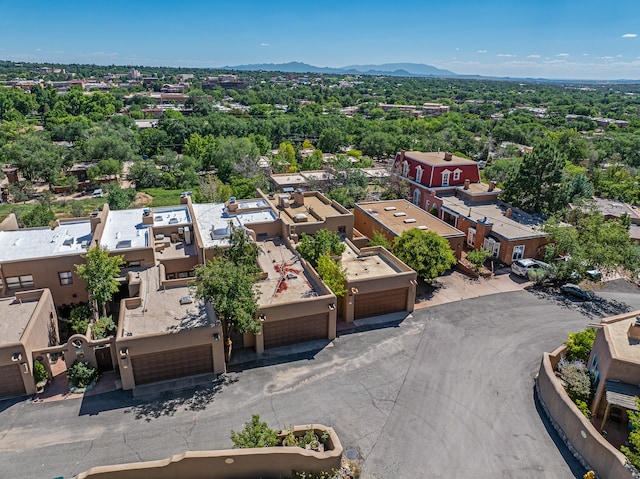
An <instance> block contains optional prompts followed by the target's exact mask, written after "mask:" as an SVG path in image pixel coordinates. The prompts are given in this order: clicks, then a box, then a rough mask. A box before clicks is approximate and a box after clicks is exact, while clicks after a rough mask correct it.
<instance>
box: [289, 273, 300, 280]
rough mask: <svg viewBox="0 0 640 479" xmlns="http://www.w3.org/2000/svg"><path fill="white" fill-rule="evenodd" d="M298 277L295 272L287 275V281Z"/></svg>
mask: <svg viewBox="0 0 640 479" xmlns="http://www.w3.org/2000/svg"><path fill="white" fill-rule="evenodd" d="M297 277H298V275H297V274H295V273H293V272H290V273H287V279H296V278H297Z"/></svg>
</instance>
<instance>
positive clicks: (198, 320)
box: [121, 266, 216, 337]
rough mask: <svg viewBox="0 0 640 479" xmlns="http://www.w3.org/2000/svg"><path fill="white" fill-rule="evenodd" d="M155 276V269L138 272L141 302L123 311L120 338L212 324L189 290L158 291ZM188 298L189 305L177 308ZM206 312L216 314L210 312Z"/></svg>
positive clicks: (177, 330)
mask: <svg viewBox="0 0 640 479" xmlns="http://www.w3.org/2000/svg"><path fill="white" fill-rule="evenodd" d="M158 275H159V272H158V267H157V266H154V267H152V268H147V269H145V270H143V271H141V272H140V277H141V279H142V287H141V288H140V291H141V294H140V296H141V300H142V302H141V304H140V305H139V306H137V307H133V308H131V309H128V308H126V307H125V310H124V318H121V320H122V321H124V323H123V326H122V336H123V337H127V336H133V337H135V336H140V335H142V334H154V333H155V334H158V333H170V332H179V331H185V330H190V329H194V328H201V327H206V326H211V325H213V324H214V323H215V321H216V318H215V316H214V317H210V316H209V314H207V311H206V309H207V308H205V305H204V303H203V302H202V301H198V300H196V299H195V298H193V297H192V296H191V295H190V292H189V288H188V287H186V286H183V287H178V288H166V289H162V288H160V289H158V288H157V286H158V284H159V280H158ZM187 296H189V297H190V298H191V300H192V302H191V303H188V304H180V300H181V299H182V298H185V297H187ZM208 309H209V310H210V311H211V313H212V314H215V313H214V312H213V308H208Z"/></svg>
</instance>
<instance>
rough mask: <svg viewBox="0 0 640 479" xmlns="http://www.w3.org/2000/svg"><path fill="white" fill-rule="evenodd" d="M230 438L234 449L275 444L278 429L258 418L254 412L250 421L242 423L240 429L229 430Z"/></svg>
mask: <svg viewBox="0 0 640 479" xmlns="http://www.w3.org/2000/svg"><path fill="white" fill-rule="evenodd" d="M231 440H232V441H233V448H234V449H245V448H251V447H271V446H277V445H278V431H276V430H275V429H271V428H270V427H269V426H268V425H267V423H266V422H264V421H261V420H260V416H259V415H258V414H254V415H253V416H251V421H248V422H246V423H245V424H244V429H243V430H242V431H240V432H235V431H231Z"/></svg>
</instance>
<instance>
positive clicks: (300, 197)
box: [293, 188, 304, 206]
mask: <svg viewBox="0 0 640 479" xmlns="http://www.w3.org/2000/svg"><path fill="white" fill-rule="evenodd" d="M293 202H294V203H295V204H296V205H298V206H304V191H302V188H296V189H295V191H294V192H293Z"/></svg>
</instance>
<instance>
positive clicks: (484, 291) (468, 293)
mask: <svg viewBox="0 0 640 479" xmlns="http://www.w3.org/2000/svg"><path fill="white" fill-rule="evenodd" d="M530 284H531V282H530V281H528V280H526V279H524V278H519V277H518V276H515V275H513V274H510V270H508V269H503V270H498V271H497V272H496V274H495V275H494V276H493V277H491V278H482V277H481V278H478V279H473V278H470V277H468V276H465V275H464V274H462V273H460V272H458V271H452V272H451V273H450V274H447V275H446V276H441V277H440V278H438V280H437V281H436V282H435V283H434V286H435V288H436V289H435V291H433V293H431V294H429V297H417V298H416V309H422V308H428V307H431V306H438V305H441V304H446V303H451V302H454V301H461V300H464V299H471V298H478V297H480V296H487V295H490V294H497V293H508V292H512V291H521V290H523V289H524V288H525V287H527V286H529V285H530Z"/></svg>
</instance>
